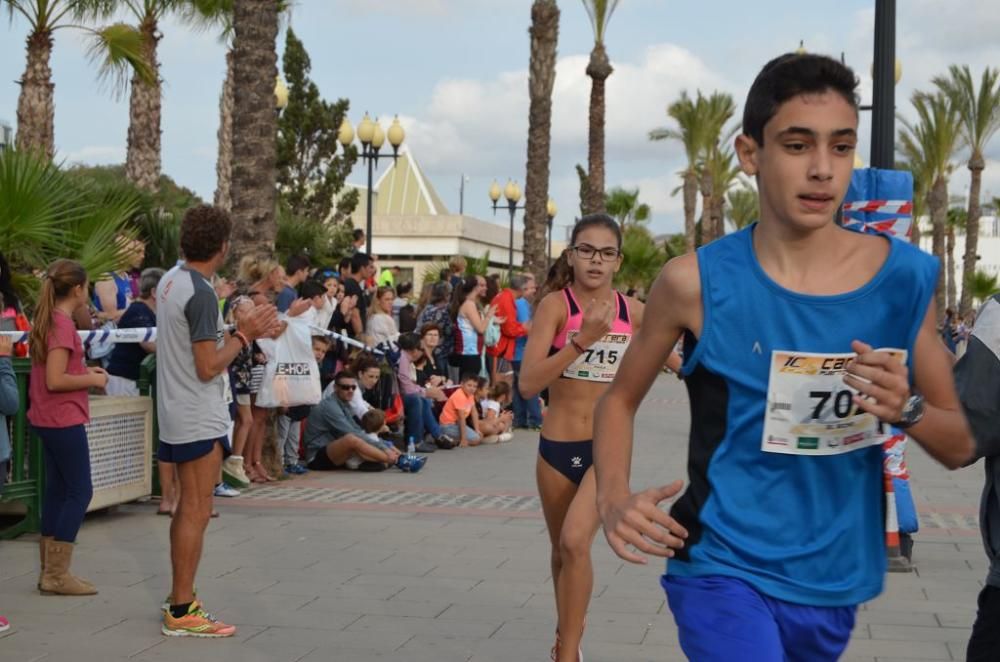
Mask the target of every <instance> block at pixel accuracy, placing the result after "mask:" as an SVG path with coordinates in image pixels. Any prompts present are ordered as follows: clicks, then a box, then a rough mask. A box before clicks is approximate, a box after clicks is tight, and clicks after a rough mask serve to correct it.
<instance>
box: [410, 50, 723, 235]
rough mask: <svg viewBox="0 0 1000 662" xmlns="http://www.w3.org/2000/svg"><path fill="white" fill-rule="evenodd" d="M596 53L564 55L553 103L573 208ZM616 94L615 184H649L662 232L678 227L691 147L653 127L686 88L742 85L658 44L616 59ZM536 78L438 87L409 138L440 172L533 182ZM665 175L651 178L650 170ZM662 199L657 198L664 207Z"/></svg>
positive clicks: (560, 193)
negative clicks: (528, 155)
mask: <svg viewBox="0 0 1000 662" xmlns="http://www.w3.org/2000/svg"><path fill="white" fill-rule="evenodd" d="M588 60H589V55H588V54H569V55H565V56H563V57H561V58H559V60H558V62H557V65H556V79H555V86H554V89H553V95H552V96H553V101H552V162H551V173H552V178H551V181H550V188H551V193H552V196H553V198H555V199H556V201H557V203H558V204H559V206H560V208H561V209H563V210H565V211H566V213H567V214H569V213H571V210H574V209H575V208H576V206H577V202H578V191H579V183H578V179H577V177H576V174H575V170H574V164H576V163H581V164H584V165H585V164H586V161H587V141H588V136H587V131H588V111H589V104H590V87H591V82H590V79H589V78H588V77H587V75H586V67H587V62H588ZM613 66H614V67H615V71H614V73H613V74H612V75H611V77H610V78H609V79H608V82H607V90H606V99H607V111H606V112H607V115H606V124H605V126H606V137H605V141H606V150H605V151H606V159H607V165H606V169H607V178H606V179H607V185H608V187H611V186H615V185H621V184H628V185H629V186H636V185H638V186H640V188H641V190H642V199H643V201H645V202H647V203H649V204H650V205H651V206H652V207H653V209H654V226H655V227H656V229H657V231H661V230H665V229H667V227H668V224H669V226H672V225H673V223H674V219H672V218H671V219H669V221H668V218H667V216H668V215H672V216H676V214H675V212H676V211H677V210H678V209H679V208H680V207H679V205H680V202H679V200H678V199H677V198H672V197H671V196H670V190H672V189H673V188H674V187H675V186H676V185H677V182H678V180H677V177H676V174H675V173H676V172H677V171H678V170H680V169H681V167H682V161H683V158H684V157H683V153H682V150H681V147H680V145H678V144H676V143H675V142H673V141H667V142H660V143H652V142H650V141H649V139H648V133H649V130H650V129H652V128H654V127H658V126H662V125H664V124H669V123H670V120H669V118H668V117H667V115H666V106H667V104H668V103H670V102H671V101H673V100H674V99H676V98H677V97H678V95H679V94H680V92H681V91H682V90H688V91H690V92H691V93H692V94H693V93H694V91H695V90H697V89H701V90H703V91H706V92H709V91H712V90H716V89H721V90H732V89H733V86H732V85H731V84H729V83H728V82H727V81H726V79H725V78H724V77H723V76H722V75H721V74H719V73H717V72H715V71H712V70H711V69H710V68H709V67H708V66H707V65H706V64H705V63H704V62H703V61H702V60H701V59H699V58H698V57H697V56H695V55H694V54H692V53H691V52H690V51H688V50H686V49H684V48H681V47H679V46H676V45H674V44H667V43H662V44H656V45H653V46H650V47H649V48H647V49H646V50H645V52H644V53H643V55H642V58H641V59H640V60H638V61H634V62H633V61H615V62H613ZM527 77H528V74H527V71H526V70H520V71H508V72H503V73H500V74H498V75H496V76H495V77H493V78H492V79H488V80H472V79H447V80H443V81H440V82H438V83H437V85H436V86H435V87H434V90H433V92H432V95H431V100H430V102H429V104H428V106H427V109H426V113H425V114H423V115H422V116H421V117H412V118H401V121H402V122H403V123H404V125H405V126H406V128H407V143H408V144H409V146H410V148H411V149H412V150H413V152H414V154H415V155H416V156H417V158H418V160H419V161H420V163H421V165H422V166H423V167H424V168H425V169H426V171H427V172H428V174H429V175H430V176H432V177H434V176H436V175H440V176H442V177H450V176H453V175H454V174H455V173H461V172H464V173H468V174H472V175H478V176H480V177H485V178H492V177H494V176H507V175H508V174H509V175H510V176H512V177H514V178H515V179H519V180H521V181H523V178H524V163H525V152H526V135H527V128H528V105H529V100H528V80H527ZM651 172H652V173H656V174H647V173H651ZM654 203H655V204H654Z"/></svg>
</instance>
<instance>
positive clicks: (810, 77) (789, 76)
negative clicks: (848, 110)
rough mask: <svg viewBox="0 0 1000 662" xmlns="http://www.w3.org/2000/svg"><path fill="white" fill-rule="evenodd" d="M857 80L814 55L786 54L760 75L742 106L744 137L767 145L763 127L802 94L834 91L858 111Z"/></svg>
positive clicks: (845, 69)
mask: <svg viewBox="0 0 1000 662" xmlns="http://www.w3.org/2000/svg"><path fill="white" fill-rule="evenodd" d="M857 87H858V77H857V76H856V75H855V74H854V71H853V70H852V69H851V68H850V67H848V66H847V65H845V64H843V63H841V62H839V61H837V60H835V59H833V58H832V57H827V56H826V55H816V54H815V53H785V54H784V55H780V56H778V57H776V58H774V59H773V60H771V61H770V62H768V63H767V64H765V65H764V68H763V69H761V70H760V73H759V74H757V78H755V79H754V81H753V85H751V86H750V91H749V92H748V93H747V100H746V104H745V105H744V107H743V134H744V135H746V136H749V137H751V138H753V139H754V140H755V141H756V142H757V144H758V145H759V146H763V145H764V126H765V125H766V124H767V123H768V122H769V121H771V118H772V117H774V116H775V115H776V114H777V113H778V108H779V107H780V106H781V104H783V103H785V102H786V101H788V100H789V99H791V98H793V97H796V96H798V95H800V94H810V93H813V94H819V93H822V92H826V91H833V92H836V93H837V94H839V95H840V96H842V97H843V98H844V100H845V101H846V102H847V103H849V104H851V107H853V108H854V111H855V113H857V111H858V94H857Z"/></svg>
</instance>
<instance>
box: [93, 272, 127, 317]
mask: <svg viewBox="0 0 1000 662" xmlns="http://www.w3.org/2000/svg"><path fill="white" fill-rule="evenodd" d="M111 280H112V281H114V283H115V289H117V293H116V295H115V297H116V298H115V303H116V305H117V306H118V310H125V309H126V308H127V307H128V300H129V298H130V295H131V294H132V279H131V278H129V277H128V274H126V275H124V276H123V275H121V274H118V273H115V272H111ZM94 308H96V309H97V310H98V312H104V309H103V308H102V307H101V299H100V297H98V296H97V294H94Z"/></svg>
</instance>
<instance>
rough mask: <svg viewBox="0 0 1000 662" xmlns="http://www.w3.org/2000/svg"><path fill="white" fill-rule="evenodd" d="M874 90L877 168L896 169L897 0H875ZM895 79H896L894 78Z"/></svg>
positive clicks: (873, 116)
mask: <svg viewBox="0 0 1000 662" xmlns="http://www.w3.org/2000/svg"><path fill="white" fill-rule="evenodd" d="M872 69H873V71H872V74H873V78H874V84H873V90H872V154H871V163H872V167H873V168H885V169H890V170H891V169H892V168H893V167H894V166H895V159H894V158H893V153H894V148H895V143H896V124H895V114H896V88H895V83H896V82H898V80H899V78H898V74H897V69H896V0H875V63H874V65H873V66H872ZM894 79H895V80H894Z"/></svg>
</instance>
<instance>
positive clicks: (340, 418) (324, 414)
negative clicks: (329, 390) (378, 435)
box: [304, 394, 365, 462]
mask: <svg viewBox="0 0 1000 662" xmlns="http://www.w3.org/2000/svg"><path fill="white" fill-rule="evenodd" d="M348 434H353V435H356V436H358V437H363V435H364V434H365V431H364V430H363V429H362V428H361V426H360V425H358V422H357V421H355V420H354V416H353V414H352V413H351V406H350V404H348V403H346V402H344V401H342V400H341V399H340V398H338V397H337V395H336V394H334V395H331V396H328V397H325V398H323V399H322V400H320V401H319V404H317V405H316V406H314V407H313V408H312V410H310V412H309V418H308V419H306V431H305V437H304V439H305V446H306V459H307V461H309V462H312V459H313V458H314V457H316V453H318V452H319V451H320V450H322V449H323V448H326V445H327V444H329V443H330V442H331V441H336V440H337V439H340V438H341V437H343V436H345V435H348Z"/></svg>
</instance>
